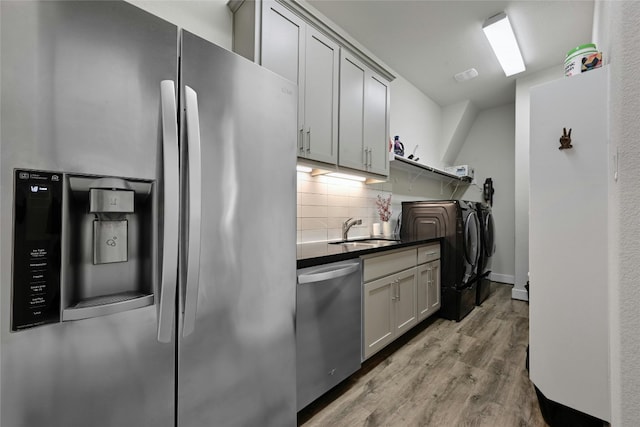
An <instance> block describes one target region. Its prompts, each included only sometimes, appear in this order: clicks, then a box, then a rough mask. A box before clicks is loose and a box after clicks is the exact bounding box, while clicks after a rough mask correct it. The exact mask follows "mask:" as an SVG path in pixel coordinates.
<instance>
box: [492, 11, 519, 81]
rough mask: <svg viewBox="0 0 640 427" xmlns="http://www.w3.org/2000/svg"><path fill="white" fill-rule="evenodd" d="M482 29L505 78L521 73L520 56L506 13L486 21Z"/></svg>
mask: <svg viewBox="0 0 640 427" xmlns="http://www.w3.org/2000/svg"><path fill="white" fill-rule="evenodd" d="M482 29H483V30H484V34H485V35H486V36H487V39H489V43H490V44H491V48H492V49H493V52H494V53H495V54H496V56H497V57H498V62H500V65H501V66H502V69H503V70H504V73H505V74H506V75H507V77H509V76H512V75H514V74H518V73H521V72H523V71H524V70H525V67H524V61H523V60H522V54H521V53H520V49H519V48H518V42H517V41H516V36H515V35H514V34H513V28H511V23H510V22H509V18H508V17H507V15H506V13H504V12H501V13H499V14H497V15H495V16H492V17H491V18H489V19H487V20H486V21H485V23H484V25H483V26H482Z"/></svg>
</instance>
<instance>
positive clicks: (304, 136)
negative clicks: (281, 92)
mask: <svg viewBox="0 0 640 427" xmlns="http://www.w3.org/2000/svg"><path fill="white" fill-rule="evenodd" d="M265 43H269V41H265ZM339 53H340V48H339V46H338V45H337V44H336V43H334V42H332V41H331V40H329V38H327V37H325V36H323V35H322V34H320V33H319V32H318V31H316V30H314V29H313V28H311V27H307V28H306V36H305V55H304V58H305V60H304V84H303V85H300V86H299V88H304V90H300V93H301V94H300V104H301V105H302V106H303V109H302V111H301V112H300V113H299V115H298V130H299V131H301V132H299V133H301V135H299V138H300V140H299V141H298V149H299V151H298V153H299V154H298V155H299V157H305V158H309V159H312V160H318V161H321V162H326V163H332V164H335V163H336V161H337V160H338V66H339V58H340V56H339Z"/></svg>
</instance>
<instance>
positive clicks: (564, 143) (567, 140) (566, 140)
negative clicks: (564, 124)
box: [558, 128, 573, 150]
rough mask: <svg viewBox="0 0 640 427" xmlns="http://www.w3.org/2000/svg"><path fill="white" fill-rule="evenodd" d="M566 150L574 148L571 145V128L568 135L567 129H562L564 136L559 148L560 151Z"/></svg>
mask: <svg viewBox="0 0 640 427" xmlns="http://www.w3.org/2000/svg"><path fill="white" fill-rule="evenodd" d="M565 148H573V145H571V128H569V133H568V134H567V128H562V136H561V137H560V147H558V150H564V149H565Z"/></svg>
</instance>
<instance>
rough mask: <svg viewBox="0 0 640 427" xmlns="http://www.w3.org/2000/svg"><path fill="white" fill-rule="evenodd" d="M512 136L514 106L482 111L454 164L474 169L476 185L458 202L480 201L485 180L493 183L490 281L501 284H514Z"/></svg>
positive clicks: (513, 148) (469, 188) (470, 187)
mask: <svg viewBox="0 0 640 427" xmlns="http://www.w3.org/2000/svg"><path fill="white" fill-rule="evenodd" d="M514 135H515V105H514V104H508V105H504V106H502V107H496V108H491V109H487V110H482V111H480V113H479V114H478V116H477V118H476V120H475V122H474V123H473V125H472V127H471V130H470V131H469V135H468V136H467V138H466V141H465V143H464V145H463V146H462V149H461V150H460V154H459V155H458V157H457V158H456V160H455V164H457V165H466V164H468V165H470V166H472V167H473V168H474V169H475V182H476V185H471V186H469V187H468V188H467V190H466V192H465V193H464V194H463V195H461V196H460V198H461V199H465V200H472V201H478V202H481V201H483V199H482V184H483V183H484V181H485V179H486V178H491V179H492V180H493V186H494V188H495V194H494V196H493V206H492V212H493V217H494V221H495V226H496V232H495V242H496V253H495V255H494V256H493V260H492V266H491V267H492V273H491V279H492V280H496V281H499V282H504V283H513V282H514V274H515V271H514V263H515V261H514V245H515V241H514V233H515V231H514V230H515V214H514V205H515V184H514V177H515V168H514V162H513V158H514V151H515V144H514Z"/></svg>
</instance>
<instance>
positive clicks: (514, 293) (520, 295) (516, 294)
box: [511, 288, 529, 301]
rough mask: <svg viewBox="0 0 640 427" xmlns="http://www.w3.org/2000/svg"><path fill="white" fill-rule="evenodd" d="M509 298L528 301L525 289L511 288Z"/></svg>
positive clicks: (527, 293)
mask: <svg viewBox="0 0 640 427" xmlns="http://www.w3.org/2000/svg"><path fill="white" fill-rule="evenodd" d="M511 298H513V299H519V300H521V301H529V292H527V290H526V289H516V288H513V289H511Z"/></svg>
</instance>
